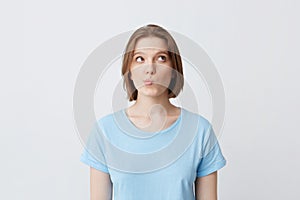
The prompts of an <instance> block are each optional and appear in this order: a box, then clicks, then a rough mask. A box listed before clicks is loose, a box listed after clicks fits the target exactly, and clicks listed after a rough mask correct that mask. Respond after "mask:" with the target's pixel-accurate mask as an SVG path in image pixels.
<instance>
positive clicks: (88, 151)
mask: <svg viewBox="0 0 300 200" xmlns="http://www.w3.org/2000/svg"><path fill="white" fill-rule="evenodd" d="M103 147H104V145H103V134H102V132H101V126H100V124H99V122H98V123H96V124H94V126H93V128H92V130H91V132H90V134H89V136H88V139H87V142H86V144H85V145H84V149H83V152H82V154H81V156H80V161H81V162H83V163H84V164H86V165H88V166H90V167H93V168H95V169H97V170H100V171H102V172H105V173H109V170H108V168H107V165H106V162H105V154H104V148H103Z"/></svg>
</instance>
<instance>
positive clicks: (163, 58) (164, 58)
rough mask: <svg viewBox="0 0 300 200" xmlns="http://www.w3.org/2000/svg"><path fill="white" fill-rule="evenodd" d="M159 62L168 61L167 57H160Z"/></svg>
mask: <svg viewBox="0 0 300 200" xmlns="http://www.w3.org/2000/svg"><path fill="white" fill-rule="evenodd" d="M158 60H159V61H166V60H167V57H166V56H159V57H158Z"/></svg>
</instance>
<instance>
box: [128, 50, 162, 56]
mask: <svg viewBox="0 0 300 200" xmlns="http://www.w3.org/2000/svg"><path fill="white" fill-rule="evenodd" d="M161 53H164V54H168V51H158V52H156V53H155V55H157V54H161ZM136 54H146V53H144V52H142V51H136V52H134V54H133V55H136Z"/></svg>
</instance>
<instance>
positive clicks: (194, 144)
mask: <svg viewBox="0 0 300 200" xmlns="http://www.w3.org/2000/svg"><path fill="white" fill-rule="evenodd" d="M122 65H123V66H122V75H123V77H124V84H125V87H126V91H127V93H128V98H129V101H135V103H134V104H133V105H132V106H130V107H128V108H125V109H122V110H120V111H117V112H115V113H113V114H109V115H106V116H104V117H103V118H101V119H100V120H99V121H98V122H97V123H99V127H100V129H101V132H102V134H104V135H105V137H106V138H108V140H109V142H110V143H111V144H113V145H114V146H116V147H118V148H120V149H122V150H124V151H127V152H131V153H136V154H140V155H146V157H145V158H146V159H144V161H143V162H144V163H141V162H142V161H140V160H134V159H132V160H126V159H123V157H122V156H121V154H119V155H116V154H113V153H111V152H108V150H107V149H106V150H105V148H101V147H100V146H101V142H99V141H100V139H99V135H97V134H94V136H90V138H89V142H88V143H87V148H86V149H85V150H84V152H83V154H82V155H81V161H82V162H84V163H86V164H87V165H89V166H90V194H91V200H104V199H112V196H113V197H114V199H115V200H144V199H145V200H148V199H149V200H194V199H197V200H202V199H203V200H204V199H205V200H217V170H219V169H220V168H222V167H224V166H225V164H226V160H225V158H224V157H223V155H222V152H221V149H220V146H219V144H218V142H217V139H216V137H215V134H214V131H213V128H212V126H211V124H210V123H209V121H208V120H206V119H205V118H204V117H202V116H201V115H199V114H196V113H193V112H191V111H188V110H186V109H185V108H181V107H176V106H174V105H172V104H171V103H170V101H169V99H170V98H175V97H176V96H178V94H179V92H180V91H181V90H182V88H183V82H184V79H183V70H182V61H181V56H180V54H179V50H178V47H177V45H176V43H175V40H174V39H173V37H172V36H171V35H170V33H169V32H168V31H166V30H165V29H163V28H162V27H160V26H157V25H153V24H149V25H147V26H144V27H141V28H139V29H137V30H136V31H135V32H134V33H133V34H132V35H131V37H130V39H129V41H128V43H127V46H126V49H125V53H124V56H123V64H122ZM115 116H118V117H119V118H118V120H119V122H120V123H119V124H118V123H117V121H118V120H116V117H115ZM120 124H122V125H123V126H124V127H126V128H124V127H123V128H120V127H121V126H120ZM193 128H194V129H193ZM172 145H173V146H172ZM174 145H175V148H173V149H172V148H171V147H174ZM102 146H103V143H102ZM168 147H170V148H169V149H170V150H169V151H167V148H168ZM91 149H94V150H93V152H92V150H91ZM95 149H96V150H95ZM99 149H101V150H99ZM171 149H172V150H171ZM163 150H165V151H163ZM160 151H161V153H159V154H160V156H161V157H160V158H159V159H155V158H154V157H151V156H148V157H147V155H148V154H151V153H153V152H154V153H155V152H160ZM166 152H167V154H164V153H166ZM100 154H101V155H102V156H103V155H104V156H103V157H105V160H106V162H101V160H100V159H99V157H100V156H99V155H100ZM108 154H109V155H108ZM122 155H123V154H122ZM98 156H99V157H98ZM173 157H174V158H173ZM111 158H112V160H113V159H118V160H119V161H120V160H121V162H123V165H122V167H123V169H118V168H116V167H113V166H110V164H111V163H113V162H110V161H109V160H110V159H111ZM171 158H173V159H171ZM102 161H103V160H102ZM139 162H140V163H139ZM129 169H132V170H129ZM143 169H144V171H143ZM151 169H152V170H151ZM134 170H136V171H134ZM135 172H136V173H135Z"/></svg>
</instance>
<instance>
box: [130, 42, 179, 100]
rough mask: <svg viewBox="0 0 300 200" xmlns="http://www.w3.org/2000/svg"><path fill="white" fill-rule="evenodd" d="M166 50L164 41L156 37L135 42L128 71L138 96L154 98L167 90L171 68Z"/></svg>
mask: <svg viewBox="0 0 300 200" xmlns="http://www.w3.org/2000/svg"><path fill="white" fill-rule="evenodd" d="M167 50H168V46H167V44H166V41H165V40H164V39H161V38H158V37H145V38H141V39H139V40H138V41H137V43H136V45H135V49H134V55H133V59H132V63H131V65H130V71H131V79H132V80H133V82H134V85H135V87H136V89H137V90H138V94H141V95H144V96H153V97H154V96H159V95H161V94H162V93H163V92H165V91H166V89H167V88H168V86H169V84H170V81H171V78H172V70H173V67H172V62H171V60H170V57H169V55H168V52H167ZM166 92H167V91H166Z"/></svg>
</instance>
